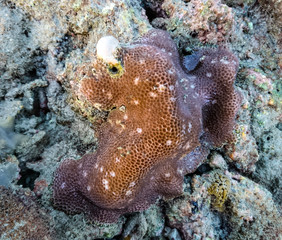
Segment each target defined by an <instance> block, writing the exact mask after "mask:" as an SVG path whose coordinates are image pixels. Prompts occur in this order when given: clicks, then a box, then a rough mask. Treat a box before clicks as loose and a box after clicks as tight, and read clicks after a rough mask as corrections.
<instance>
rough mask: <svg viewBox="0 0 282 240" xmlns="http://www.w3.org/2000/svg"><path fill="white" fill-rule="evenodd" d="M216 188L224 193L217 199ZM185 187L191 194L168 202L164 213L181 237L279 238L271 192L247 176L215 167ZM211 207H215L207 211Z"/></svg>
mask: <svg viewBox="0 0 282 240" xmlns="http://www.w3.org/2000/svg"><path fill="white" fill-rule="evenodd" d="M215 188H217V189H218V190H220V189H221V190H220V191H218V190H216V191H215V192H216V195H217V196H219V195H221V194H223V195H221V197H220V199H218V200H216V202H215V201H214V200H213V199H214V190H215ZM188 189H191V190H190V191H191V193H186V194H185V196H184V197H181V198H178V199H175V200H172V201H170V202H169V207H168V208H167V212H166V215H167V216H168V219H169V225H170V226H171V227H175V228H178V229H180V231H181V234H182V236H183V237H184V238H183V239H202V238H210V239H220V237H219V236H221V237H222V238H223V239H229V240H231V239H234V240H235V239H258V238H261V239H269V240H270V239H279V237H281V229H282V225H281V215H280V213H279V211H278V209H277V208H276V206H275V204H274V202H273V200H272V198H271V194H270V193H269V192H268V191H267V190H266V189H264V188H262V187H261V186H259V185H258V184H256V183H254V182H253V181H251V180H249V179H248V178H244V177H242V176H240V175H234V174H233V173H230V172H228V171H225V172H222V171H219V170H214V171H211V172H209V173H208V174H204V175H203V176H201V177H200V176H195V177H193V179H192V181H191V183H188ZM223 189H226V190H223ZM227 189H228V191H227ZM250 189H252V190H250ZM211 190H212V191H211ZM222 190H223V191H222ZM223 196H224V202H223V201H222V200H221V199H222V197H223ZM215 203H216V209H215V208H214V206H215V205H214V204H215ZM218 203H219V204H220V209H218V207H219V205H218ZM223 206H224V208H222V207H223ZM210 207H211V208H212V209H214V210H213V211H210V210H209V209H210ZM218 210H219V211H218ZM225 223H227V224H225ZM219 229H220V230H219Z"/></svg>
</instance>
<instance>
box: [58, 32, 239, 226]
mask: <svg viewBox="0 0 282 240" xmlns="http://www.w3.org/2000/svg"><path fill="white" fill-rule="evenodd" d="M106 38H108V37H106ZM100 41H102V44H101V42H100V43H99V45H100V46H103V47H105V44H103V41H104V38H102V39H101V40H100ZM107 44H109V41H108V43H107ZM115 45H116V47H115V49H111V50H110V51H111V52H112V53H113V56H114V58H115V60H116V61H113V58H112V57H111V56H109V52H107V56H106V57H103V54H101V52H100V50H99V49H97V52H100V54H99V56H98V58H97V61H96V62H95V63H94V64H93V63H84V64H83V65H82V66H79V67H78V68H77V71H76V79H73V81H72V83H71V84H72V88H73V91H74V92H75V95H76V96H77V97H78V98H79V100H80V101H85V102H88V103H89V104H91V105H93V106H95V107H97V108H99V109H101V110H105V111H108V112H109V114H108V118H107V121H106V122H105V123H103V124H102V125H101V126H100V129H99V148H98V150H97V151H96V152H95V153H93V154H87V155H85V156H83V157H82V159H80V160H78V161H74V160H67V161H64V162H63V163H62V164H61V165H60V167H59V168H58V169H57V171H56V173H55V180H54V205H55V206H57V207H58V208H60V209H62V210H64V211H66V212H68V213H72V214H75V213H80V212H84V213H86V214H87V215H89V216H90V217H91V218H93V219H95V220H98V221H102V222H113V221H116V220H117V218H118V217H119V216H120V215H122V214H124V213H128V212H134V211H141V210H144V209H146V208H148V207H149V205H150V204H152V203H154V202H155V201H156V199H157V198H158V197H160V196H162V197H165V198H168V197H174V196H178V195H180V194H181V193H182V183H183V177H184V175H185V174H187V173H191V172H194V171H195V170H196V168H197V167H198V165H199V164H200V163H201V162H202V161H203V159H204V158H205V157H206V155H207V152H208V151H207V149H208V147H209V146H218V145H221V144H222V143H224V142H226V141H229V140H231V139H232V128H233V126H234V117H235V114H236V112H237V110H238V108H239V106H240V102H241V101H240V100H241V97H240V94H239V93H238V92H237V91H235V90H234V87H233V82H234V80H235V76H236V72H237V68H238V60H237V58H236V57H235V56H234V55H233V54H232V53H230V52H229V51H227V50H225V49H222V48H220V49H206V50H202V51H199V52H197V53H196V54H195V55H194V57H192V58H185V59H184V61H183V66H182V63H181V62H180V58H179V55H178V51H177V48H176V45H175V44H174V42H173V41H172V39H171V38H170V36H169V34H168V33H167V32H165V31H162V30H151V31H149V32H148V33H147V34H146V35H145V36H143V37H142V38H141V39H139V40H137V41H136V42H134V43H133V44H132V45H130V46H121V45H118V44H116V43H115ZM107 59H111V61H108V60H107ZM189 64H191V66H192V67H189Z"/></svg>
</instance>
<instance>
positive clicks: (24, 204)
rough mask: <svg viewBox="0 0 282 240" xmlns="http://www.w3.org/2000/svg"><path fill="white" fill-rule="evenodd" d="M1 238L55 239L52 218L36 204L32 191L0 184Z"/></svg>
mask: <svg viewBox="0 0 282 240" xmlns="http://www.w3.org/2000/svg"><path fill="white" fill-rule="evenodd" d="M0 210H1V211H0V239H46V240H49V239H54V233H53V231H52V230H51V224H52V218H51V217H49V216H48V215H47V213H46V211H43V210H42V209H40V206H39V205H38V204H36V202H35V200H34V197H33V196H32V195H31V192H30V191H26V192H24V191H17V192H16V193H13V192H12V191H11V190H10V189H7V188H4V187H2V186H0Z"/></svg>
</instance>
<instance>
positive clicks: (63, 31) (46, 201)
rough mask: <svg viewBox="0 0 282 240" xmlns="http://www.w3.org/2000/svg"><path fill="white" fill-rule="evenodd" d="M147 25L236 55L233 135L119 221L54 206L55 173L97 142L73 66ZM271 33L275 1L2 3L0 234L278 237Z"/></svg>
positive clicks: (276, 29) (185, 48) (279, 23)
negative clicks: (110, 39) (176, 185)
mask: <svg viewBox="0 0 282 240" xmlns="http://www.w3.org/2000/svg"><path fill="white" fill-rule="evenodd" d="M153 27H154V28H160V29H164V30H167V31H168V32H169V33H170V35H171V36H172V38H173V40H174V41H175V43H176V44H177V47H178V49H179V52H180V54H181V55H189V54H191V53H192V52H193V51H195V50H197V49H200V48H202V47H216V46H221V45H223V46H226V47H227V48H228V49H230V50H231V51H233V53H234V54H235V55H236V56H237V57H238V58H239V61H240V63H239V71H238V74H237V78H236V82H235V85H236V88H237V89H238V90H239V91H240V92H241V93H242V96H243V101H242V106H241V108H240V110H239V112H238V116H237V117H236V124H237V126H236V128H235V129H234V135H235V136H236V139H237V141H236V143H235V144H233V145H232V146H230V145H225V146H223V147H222V148H217V149H211V150H210V154H209V156H208V158H207V159H206V161H205V163H204V164H203V165H202V166H200V167H199V169H198V170H197V171H196V172H195V173H193V174H190V175H189V176H187V177H186V178H185V184H184V186H183V188H184V194H183V196H181V197H178V198H175V199H170V200H159V201H157V203H156V204H154V205H152V206H151V207H150V208H149V209H148V210H146V211H144V212H142V213H132V214H128V215H125V216H123V217H121V218H120V219H119V221H118V222H117V223H114V224H102V223H95V222H92V221H90V220H89V219H87V218H86V217H84V216H83V214H80V215H74V216H70V215H67V214H65V213H64V212H61V211H59V210H57V209H54V207H53V205H52V181H53V174H54V171H55V169H56V168H57V167H58V165H59V164H60V162H62V161H63V160H65V159H79V158H81V157H82V156H83V155H84V154H85V153H89V152H93V151H95V150H96V149H97V146H98V141H99V139H97V138H95V130H94V128H93V125H95V121H98V120H99V119H102V118H104V117H105V116H106V115H105V114H104V113H101V112H99V111H98V110H95V109H93V108H90V109H89V108H87V109H85V106H83V105H79V104H75V102H74V101H72V100H71V93H70V91H69V85H68V81H71V80H72V78H73V76H74V72H73V71H74V67H75V66H77V65H78V64H81V63H83V62H85V61H92V60H94V59H95V51H96V48H95V46H96V43H97V41H98V40H99V39H100V38H101V37H102V36H105V35H108V34H110V35H113V36H115V37H116V38H117V39H118V40H119V41H120V42H121V43H123V44H129V43H130V42H131V41H132V40H134V39H136V38H138V37H140V36H142V34H144V33H146V32H147V31H148V30H149V29H151V28H153ZM281 29H282V2H281V1H280V0H269V1H266V0H258V1H255V0H240V1H229V0H226V1H223V0H222V1H220V0H198V1H197V0H191V1H184V0H157V1H152V0H147V1H146V0H144V1H138V0H131V1H130V0H121V1H117V0H114V1H106V0H101V1H93V0H70V1H66V0H59V1H55V0H46V1H43V0H30V1H26V0H11V1H8V0H7V1H6V0H0V185H1V186H2V187H1V192H0V208H1V210H0V239H1V240H8V239H12V240H14V239H15V240H18V239H19V240H20V239H127V240H128V239H131V240H133V239H171V240H172V239H174V240H178V239H195V240H198V239H199V240H200V239H203V240H204V239H205V240H211V239H222V240H223V239H233V240H237V239H250V240H257V239H262V240H267V239H271V240H272V239H273V240H276V239H282V227H281V222H282V219H281V203H282V201H281V200H282V183H281V181H282V180H281V179H282V151H281V149H282V145H281V144H282V133H281V131H282V123H281V119H282V116H281V91H282V88H281V84H282V81H281V80H282V79H281V67H282V55H281V43H282V35H281ZM62 79H63V80H62ZM81 108H84V109H81ZM97 119H98V120H97ZM211 186H213V187H215V188H219V191H218V192H225V193H227V194H226V196H225V195H224V196H221V195H220V193H219V194H216V193H212V192H211V190H210V189H211V188H210V187H211Z"/></svg>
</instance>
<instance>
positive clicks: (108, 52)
mask: <svg viewBox="0 0 282 240" xmlns="http://www.w3.org/2000/svg"><path fill="white" fill-rule="evenodd" d="M118 48H119V41H118V40H117V39H116V38H114V37H113V36H105V37H102V38H100V40H99V41H98V43H97V46H96V49H97V57H98V58H101V59H102V60H103V61H104V62H106V63H109V64H117V63H118V61H117V59H116V58H115V53H116V51H117V49H118Z"/></svg>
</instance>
